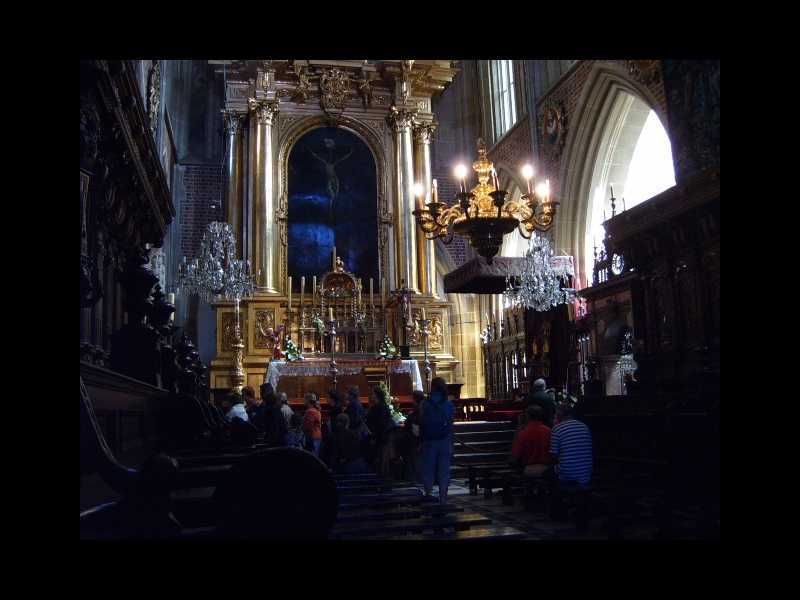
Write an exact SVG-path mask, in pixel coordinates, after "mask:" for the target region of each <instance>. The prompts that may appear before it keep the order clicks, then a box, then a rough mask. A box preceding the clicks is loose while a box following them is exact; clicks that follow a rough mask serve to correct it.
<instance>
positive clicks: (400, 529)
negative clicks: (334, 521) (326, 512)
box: [331, 513, 492, 539]
mask: <svg viewBox="0 0 800 600" xmlns="http://www.w3.org/2000/svg"><path fill="white" fill-rule="evenodd" d="M491 522H492V521H491V519H489V518H488V517H484V516H483V515H479V514H477V513H455V514H449V515H441V516H439V515H437V516H433V517H426V516H423V517H421V518H418V519H402V520H399V521H383V522H379V523H364V524H362V523H347V524H343V525H337V526H335V527H334V528H333V531H332V532H331V537H332V538H334V539H335V538H341V539H344V538H351V539H358V538H360V537H366V536H369V537H384V536H385V537H389V536H391V535H397V534H404V533H422V532H424V531H433V532H435V531H437V530H441V529H444V528H461V529H467V528H469V527H472V526H475V525H488V524H489V523H491Z"/></svg>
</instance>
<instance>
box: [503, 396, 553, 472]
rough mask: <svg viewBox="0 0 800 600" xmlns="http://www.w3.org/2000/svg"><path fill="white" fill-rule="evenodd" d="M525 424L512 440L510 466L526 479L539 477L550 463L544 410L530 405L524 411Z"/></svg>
mask: <svg viewBox="0 0 800 600" xmlns="http://www.w3.org/2000/svg"><path fill="white" fill-rule="evenodd" d="M526 417H527V423H526V425H525V427H524V428H523V429H522V430H521V431H520V432H519V433H518V434H517V437H516V438H514V444H513V445H512V447H511V465H512V466H513V467H515V468H517V469H520V470H522V473H523V475H525V476H526V477H541V476H542V475H544V473H545V472H546V471H547V469H548V468H549V466H550V464H551V463H552V459H551V458H550V428H549V427H548V426H547V425H545V424H544V423H543V420H544V409H543V408H542V407H541V406H539V405H538V404H531V405H530V406H529V407H528V408H527V410H526Z"/></svg>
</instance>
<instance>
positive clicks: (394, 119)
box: [389, 109, 420, 292]
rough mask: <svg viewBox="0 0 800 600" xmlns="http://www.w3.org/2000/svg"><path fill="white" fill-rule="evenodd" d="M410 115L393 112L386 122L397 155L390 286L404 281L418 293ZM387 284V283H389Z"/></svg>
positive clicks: (405, 111)
mask: <svg viewBox="0 0 800 600" xmlns="http://www.w3.org/2000/svg"><path fill="white" fill-rule="evenodd" d="M413 117H414V115H413V113H412V112H410V111H407V110H397V109H393V110H392V112H391V113H390V114H389V120H390V122H391V124H392V126H393V127H394V132H395V149H396V156H397V184H398V188H397V202H396V203H395V211H396V213H397V214H396V216H395V223H396V225H397V228H396V230H395V232H394V234H395V244H396V248H397V251H396V253H395V256H396V259H397V268H396V271H395V273H396V275H395V276H396V277H397V281H395V282H393V283H394V286H393V287H395V288H396V287H397V286H399V285H400V280H405V283H406V286H408V287H409V288H410V289H412V290H414V291H417V292H418V291H419V289H420V288H419V284H418V279H417V268H416V267H417V242H416V233H417V224H416V221H415V219H414V215H413V214H412V211H413V210H414V162H413V161H414V153H413V146H412V140H411V124H412V121H413ZM390 285H391V283H390Z"/></svg>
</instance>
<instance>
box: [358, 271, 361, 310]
mask: <svg viewBox="0 0 800 600" xmlns="http://www.w3.org/2000/svg"><path fill="white" fill-rule="evenodd" d="M358 308H359V310H360V309H361V278H360V277H359V278H358Z"/></svg>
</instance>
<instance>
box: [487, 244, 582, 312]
mask: <svg viewBox="0 0 800 600" xmlns="http://www.w3.org/2000/svg"><path fill="white" fill-rule="evenodd" d="M522 264H523V266H522V272H521V274H520V275H519V278H518V280H519V284H518V285H517V281H515V278H514V277H511V276H509V277H506V290H505V292H504V293H503V295H504V297H505V298H506V300H507V301H508V302H509V303H510V304H511V305H512V306H521V307H524V308H532V309H533V310H536V311H546V310H550V309H551V308H553V307H555V306H558V305H559V304H569V303H571V302H573V301H574V300H575V290H574V289H573V288H571V287H569V286H570V277H573V276H574V275H575V268H574V265H573V261H572V257H571V256H553V249H552V247H551V245H550V240H549V239H547V238H546V237H545V236H543V235H536V234H533V235H532V236H531V241H530V242H529V244H528V250H527V251H526V252H525V260H524V261H523V263H522Z"/></svg>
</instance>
